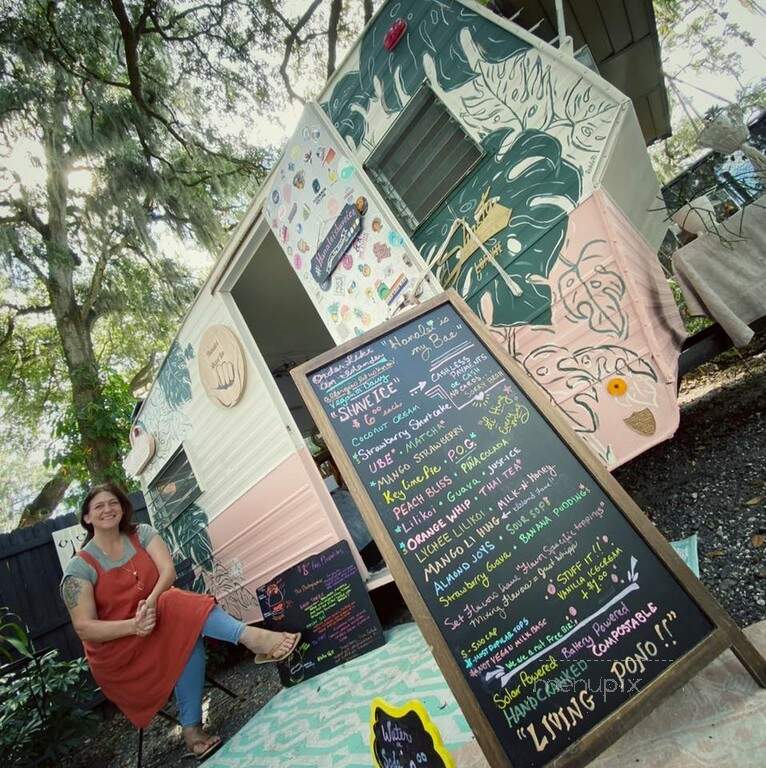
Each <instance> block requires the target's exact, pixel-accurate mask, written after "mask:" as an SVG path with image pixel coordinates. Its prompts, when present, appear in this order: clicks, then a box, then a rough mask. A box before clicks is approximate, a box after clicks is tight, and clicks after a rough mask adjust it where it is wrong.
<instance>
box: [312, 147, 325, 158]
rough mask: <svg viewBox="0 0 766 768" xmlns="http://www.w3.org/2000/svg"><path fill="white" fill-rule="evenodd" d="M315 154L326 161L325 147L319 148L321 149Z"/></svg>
mask: <svg viewBox="0 0 766 768" xmlns="http://www.w3.org/2000/svg"><path fill="white" fill-rule="evenodd" d="M314 154H315V155H316V156H317V157H318V158H319V159H320V160H324V147H319V149H318V150H317V151H316V152H314Z"/></svg>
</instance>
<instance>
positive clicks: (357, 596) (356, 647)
mask: <svg viewBox="0 0 766 768" xmlns="http://www.w3.org/2000/svg"><path fill="white" fill-rule="evenodd" d="M257 594H258V602H259V603H260V606H261V613H263V618H264V624H265V626H266V628H267V629H273V630H276V631H282V632H300V633H301V641H300V643H299V644H298V647H297V648H296V650H295V651H294V652H293V653H292V655H291V656H290V657H289V658H288V659H287V660H286V661H284V662H281V663H279V664H278V665H277V668H278V670H279V676H280V678H281V680H282V684H283V685H285V686H291V685H296V684H297V683H301V682H303V681H304V680H308V679H309V678H311V677H314V676H315V675H318V674H320V673H322V672H326V671H327V670H328V669H332V668H333V667H337V666H339V665H340V664H343V663H344V662H346V661H350V660H351V659H354V658H356V657H357V656H361V655H362V654H364V653H367V651H371V650H373V649H374V648H378V647H380V646H381V645H383V644H384V643H385V642H386V641H385V638H384V637H383V630H382V629H381V626H380V621H379V620H378V616H377V614H376V613H375V609H374V607H373V605H372V603H371V602H370V597H369V595H368V594H367V590H366V589H365V586H364V583H363V582H362V578H361V576H360V575H359V570H358V569H357V567H356V563H355V562H354V559H353V557H352V555H351V550H350V549H349V546H348V542H346V541H345V540H344V541H339V542H338V543H337V544H334V545H333V546H331V547H328V548H327V549H325V550H324V551H322V552H320V553H319V554H318V555H312V556H311V557H307V558H306V559H305V560H302V561H301V562H300V563H298V564H297V565H294V566H293V567H292V568H289V569H288V570H286V571H284V572H283V573H281V574H280V575H279V576H277V577H276V578H274V579H272V580H271V581H270V582H268V583H267V584H264V585H263V586H262V587H258V590H257Z"/></svg>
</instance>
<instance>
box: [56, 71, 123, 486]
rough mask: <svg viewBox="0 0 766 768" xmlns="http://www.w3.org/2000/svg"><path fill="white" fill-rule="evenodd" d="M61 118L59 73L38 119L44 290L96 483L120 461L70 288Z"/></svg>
mask: <svg viewBox="0 0 766 768" xmlns="http://www.w3.org/2000/svg"><path fill="white" fill-rule="evenodd" d="M65 113H66V91H65V88H64V85H63V82H62V79H61V74H60V73H59V72H57V83H56V89H55V96H54V100H53V103H52V104H51V105H50V111H49V112H48V114H47V115H43V116H41V124H42V126H43V148H44V150H45V160H46V165H47V181H46V187H47V196H48V230H49V231H48V237H47V238H46V240H45V250H46V257H47V261H48V280H47V287H48V294H49V296H50V300H51V310H52V313H53V316H54V318H55V321H56V328H57V330H58V333H59V337H60V338H61V345H62V347H63V350H64V359H65V361H66V365H67V372H68V374H69V380H70V382H71V384H72V400H73V405H74V414H75V419H76V421H77V426H78V428H79V432H80V437H81V442H82V448H83V450H84V453H85V464H86V466H87V468H88V473H89V474H90V478H91V481H92V482H94V483H98V482H102V481H103V480H104V479H106V478H107V477H110V476H111V475H112V474H113V473H114V469H115V467H114V464H115V462H117V459H118V456H117V450H116V446H114V445H112V444H110V440H109V439H108V438H106V439H104V438H103V437H102V436H101V435H103V433H104V424H103V423H100V422H101V421H102V420H103V419H104V418H105V417H106V418H109V414H108V413H107V412H106V408H105V404H104V398H103V393H102V389H101V382H100V380H99V376H98V363H97V362H96V355H95V353H94V351H93V343H92V340H91V337H90V329H89V327H88V323H87V319H86V318H84V317H83V315H82V309H81V307H80V306H79V304H78V303H77V296H76V294H75V289H74V270H75V267H76V263H75V257H74V254H73V253H72V251H71V249H70V248H69V243H68V237H67V219H66V209H67V197H68V195H67V192H68V189H67V178H66V168H65V163H66V148H65V146H64V131H65V127H64V122H65V116H66V114H65ZM118 466H119V465H118ZM110 470H111V472H110Z"/></svg>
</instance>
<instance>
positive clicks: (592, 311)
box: [490, 192, 684, 469]
mask: <svg viewBox="0 0 766 768" xmlns="http://www.w3.org/2000/svg"><path fill="white" fill-rule="evenodd" d="M549 283H550V287H551V294H552V312H551V320H552V322H551V324H550V325H547V326H519V327H513V328H499V327H492V326H490V328H491V330H492V332H493V334H494V335H495V336H496V338H498V340H499V341H501V343H503V345H504V346H505V347H506V349H507V350H508V351H509V352H510V353H511V354H512V355H513V357H514V358H515V359H516V360H517V361H518V362H519V363H521V364H522V365H523V366H524V368H525V369H526V370H527V372H528V373H529V374H530V375H531V376H532V377H533V378H534V379H535V381H536V382H537V383H538V384H539V385H540V386H541V387H542V388H543V389H544V390H545V391H546V393H547V394H548V395H549V397H550V398H551V400H552V401H553V402H555V403H556V404H557V405H558V406H559V408H560V409H561V410H562V412H563V413H564V414H565V415H566V416H567V418H568V419H569V421H570V422H571V423H572V426H573V427H574V429H575V430H576V431H577V432H578V434H580V436H581V437H582V438H583V439H584V440H585V441H586V442H587V443H588V444H589V445H590V447H591V448H592V449H593V450H594V451H595V452H596V454H597V455H598V456H599V458H600V459H601V460H602V461H603V462H604V464H605V465H606V466H607V467H608V468H609V469H612V468H614V467H616V466H619V465H620V464H622V463H624V462H626V461H628V460H629V459H630V458H632V457H634V456H636V455H638V454H639V453H642V452H643V451H645V450H647V449H648V448H650V447H651V446H653V445H656V444H657V443H659V442H661V441H663V440H666V439H667V438H668V437H670V436H671V435H672V434H673V433H674V432H675V430H676V429H677V427H678V420H679V411H678V404H677V402H676V371H677V363H678V354H679V351H680V346H681V343H682V342H683V339H684V333H683V326H682V324H681V319H680V316H678V310H677V309H675V303H674V302H673V297H672V294H671V292H670V288H669V287H668V286H667V284H666V282H665V280H664V277H663V276H662V271H661V268H660V266H659V263H658V262H657V257H656V255H655V254H654V252H653V251H652V250H651V249H650V248H649V246H648V245H647V244H646V242H645V241H644V240H643V239H642V238H641V236H640V235H639V234H638V232H637V231H636V230H635V229H634V228H633V226H632V224H630V222H629V221H628V220H627V218H626V217H625V216H624V215H623V214H622V213H621V212H620V211H619V210H618V209H617V207H616V206H615V205H614V203H612V202H611V201H610V200H609V199H608V198H607V197H606V195H605V194H604V193H602V192H595V193H594V194H593V195H591V196H590V197H589V198H587V199H586V200H585V201H584V202H583V203H582V204H581V205H579V206H578V207H577V208H576V209H575V210H574V211H573V212H572V214H570V217H569V226H568V230H567V240H566V242H565V244H564V247H563V249H562V251H561V254H560V255H559V258H558V259H557V261H556V263H555V265H554V267H553V269H552V271H551V273H550V276H549Z"/></svg>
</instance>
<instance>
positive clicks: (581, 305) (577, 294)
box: [558, 240, 628, 339]
mask: <svg viewBox="0 0 766 768" xmlns="http://www.w3.org/2000/svg"><path fill="white" fill-rule="evenodd" d="M560 258H561V262H562V264H563V265H564V266H565V267H566V269H565V271H564V272H563V274H562V275H561V276H560V277H559V281H558V289H559V296H560V298H561V302H562V304H563V306H564V308H565V309H566V312H567V317H568V318H569V319H570V320H573V321H575V322H577V321H583V322H587V324H588V327H589V328H590V329H591V330H592V331H594V332H595V333H605V334H610V335H613V336H616V337H617V338H618V339H625V338H627V336H628V316H627V314H626V313H625V311H624V309H623V306H622V303H623V298H624V297H625V281H624V280H623V279H622V277H621V275H620V273H619V272H618V271H616V270H612V269H609V267H608V266H607V263H606V262H608V260H609V243H607V242H606V240H591V241H590V242H589V243H586V244H585V246H584V247H583V248H582V249H581V250H580V253H578V254H577V255H576V256H570V257H566V256H563V255H562V256H561V257H560Z"/></svg>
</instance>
